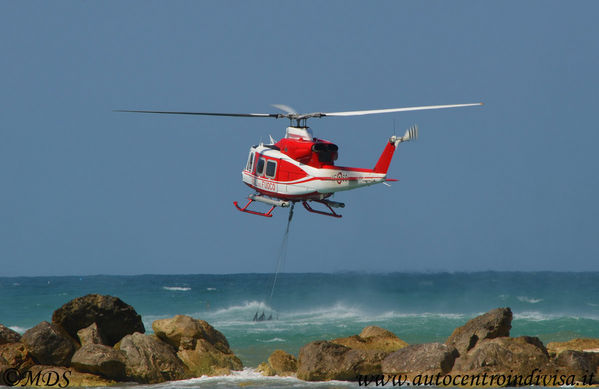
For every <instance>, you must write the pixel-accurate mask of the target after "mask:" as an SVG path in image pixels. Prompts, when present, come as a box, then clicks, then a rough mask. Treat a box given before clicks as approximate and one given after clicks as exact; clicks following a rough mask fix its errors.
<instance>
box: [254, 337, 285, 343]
mask: <svg viewBox="0 0 599 389" xmlns="http://www.w3.org/2000/svg"><path fill="white" fill-rule="evenodd" d="M258 342H262V343H275V342H285V339H283V338H272V339H266V340H260V339H258Z"/></svg>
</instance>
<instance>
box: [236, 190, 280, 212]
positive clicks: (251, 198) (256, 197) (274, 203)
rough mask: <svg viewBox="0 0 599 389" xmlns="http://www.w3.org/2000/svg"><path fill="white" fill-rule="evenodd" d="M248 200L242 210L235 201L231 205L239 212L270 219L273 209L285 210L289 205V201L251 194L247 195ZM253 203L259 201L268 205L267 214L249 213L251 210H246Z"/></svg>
mask: <svg viewBox="0 0 599 389" xmlns="http://www.w3.org/2000/svg"><path fill="white" fill-rule="evenodd" d="M248 200H249V201H248V203H247V204H246V205H245V207H243V208H240V207H239V205H238V204H237V201H235V202H233V204H234V205H235V207H236V208H237V209H238V210H240V211H241V212H245V213H251V214H252V215H258V216H265V217H272V211H273V210H274V209H275V207H284V208H287V207H289V206H290V205H291V204H290V202H289V201H283V200H276V199H271V198H269V197H265V196H261V195H259V194H251V195H249V196H248ZM254 201H259V202H261V203H264V204H268V205H270V206H271V207H270V209H269V210H268V212H257V211H251V210H249V209H248V207H249V206H250V204H251V203H253V202H254Z"/></svg>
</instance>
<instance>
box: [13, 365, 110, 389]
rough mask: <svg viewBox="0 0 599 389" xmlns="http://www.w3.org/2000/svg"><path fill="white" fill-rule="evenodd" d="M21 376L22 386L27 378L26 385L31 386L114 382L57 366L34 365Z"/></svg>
mask: <svg viewBox="0 0 599 389" xmlns="http://www.w3.org/2000/svg"><path fill="white" fill-rule="evenodd" d="M22 377H23V378H22V379H21V381H20V383H19V386H23V384H24V383H25V382H27V381H28V380H29V382H28V385H27V386H33V384H35V383H38V384H39V385H35V386H40V387H57V388H66V387H75V386H86V387H89V386H111V385H115V384H116V382H115V381H113V380H109V379H106V378H103V377H100V376H97V375H94V374H89V373H81V372H78V371H77V370H73V369H69V368H65V367H59V366H45V365H35V366H33V367H32V368H31V369H29V372H24V373H23V374H22ZM52 384H53V385H52Z"/></svg>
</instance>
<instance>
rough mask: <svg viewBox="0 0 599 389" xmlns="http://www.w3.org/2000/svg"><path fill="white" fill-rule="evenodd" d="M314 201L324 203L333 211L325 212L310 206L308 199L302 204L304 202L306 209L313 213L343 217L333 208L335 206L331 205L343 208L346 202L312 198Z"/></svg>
mask: <svg viewBox="0 0 599 389" xmlns="http://www.w3.org/2000/svg"><path fill="white" fill-rule="evenodd" d="M312 201H314V202H317V203H320V204H324V205H325V206H326V207H327V208H328V209H329V211H331V212H323V211H318V210H316V209H314V208H312V207H311V206H310V204H308V202H307V201H303V202H302V204H304V208H306V211H308V212H312V213H317V214H319V215H325V216H331V217H343V216H342V215H339V214H338V213H335V211H334V210H333V208H331V205H333V206H334V207H336V208H342V207H344V206H345V204H343V203H337V202H332V201H326V200H325V201H322V200H312Z"/></svg>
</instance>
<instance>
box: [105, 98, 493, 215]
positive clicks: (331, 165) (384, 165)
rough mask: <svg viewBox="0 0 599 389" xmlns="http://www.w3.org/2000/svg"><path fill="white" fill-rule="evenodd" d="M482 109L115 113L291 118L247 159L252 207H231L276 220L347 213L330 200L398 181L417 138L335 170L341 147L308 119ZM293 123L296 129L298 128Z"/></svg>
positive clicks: (414, 132) (395, 141) (409, 135)
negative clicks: (402, 149)
mask: <svg viewBox="0 0 599 389" xmlns="http://www.w3.org/2000/svg"><path fill="white" fill-rule="evenodd" d="M476 105H482V103H472V104H451V105H429V106H421V107H403V108H389V109H376V110H364V111H347V112H314V113H308V114H299V113H297V112H295V111H294V110H293V109H292V108H290V107H288V106H286V105H274V107H275V108H278V109H280V110H281V111H283V112H285V113H270V114H268V113H215V112H174V111H137V110H117V111H118V112H138V113H157V114H175V115H208V116H233V117H253V118H275V119H281V118H287V119H289V120H290V122H291V123H290V125H289V127H287V129H286V132H285V138H283V139H281V140H280V141H278V142H275V140H274V139H272V137H271V138H270V144H259V145H257V146H252V147H251V148H250V153H249V157H248V160H247V164H246V166H245V169H243V171H242V173H241V176H242V180H243V182H244V183H245V184H247V185H248V186H249V187H250V188H252V189H254V190H255V191H256V193H255V194H250V195H249V196H248V203H247V204H246V205H245V206H243V207H240V206H239V205H238V204H237V202H236V201H235V202H234V203H233V204H234V205H235V207H237V209H239V210H240V211H242V212H246V213H251V214H254V215H260V216H266V217H272V212H273V210H274V209H275V207H290V206H292V207H293V205H295V203H296V202H299V201H301V202H302V204H303V205H304V207H305V208H306V210H307V211H309V212H312V213H317V214H321V215H327V216H333V217H341V215H339V214H338V213H336V212H335V211H334V210H333V208H343V207H345V204H344V203H340V202H337V201H332V200H329V199H328V198H329V197H330V196H332V195H333V194H334V193H335V192H340V191H345V190H351V189H357V188H361V187H364V186H369V185H374V184H379V183H385V182H386V181H397V180H393V179H389V178H387V170H388V169H389V165H390V164H391V159H392V158H393V153H394V152H395V149H396V148H397V146H398V145H399V144H400V143H401V142H406V141H409V140H412V139H416V138H417V137H418V127H416V126H412V127H411V128H409V129H408V130H407V131H406V132H405V134H404V135H403V136H402V137H397V136H392V137H390V138H389V140H388V142H387V144H386V146H385V149H384V150H383V153H382V154H381V156H380V157H379V159H378V161H377V163H376V164H375V166H374V168H372V169H365V168H356V167H343V166H335V161H336V160H337V156H338V147H337V145H335V144H333V143H331V142H329V141H327V140H324V139H319V138H315V137H314V136H313V133H312V130H311V129H310V127H308V126H307V120H308V119H310V118H322V117H335V116H337V117H338V116H358V115H372V114H380V113H392V112H405V111H420V110H427V109H441V108H457V107H469V106H476ZM294 122H295V123H294ZM254 201H258V202H262V203H265V204H268V205H270V206H271V208H270V209H269V210H268V211H267V212H258V211H253V210H250V209H248V207H249V206H250V204H252V203H253V202H254ZM310 202H316V203H320V204H323V205H324V206H325V207H326V208H327V209H328V212H327V211H320V210H316V209H314V208H312V207H311V206H310Z"/></svg>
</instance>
